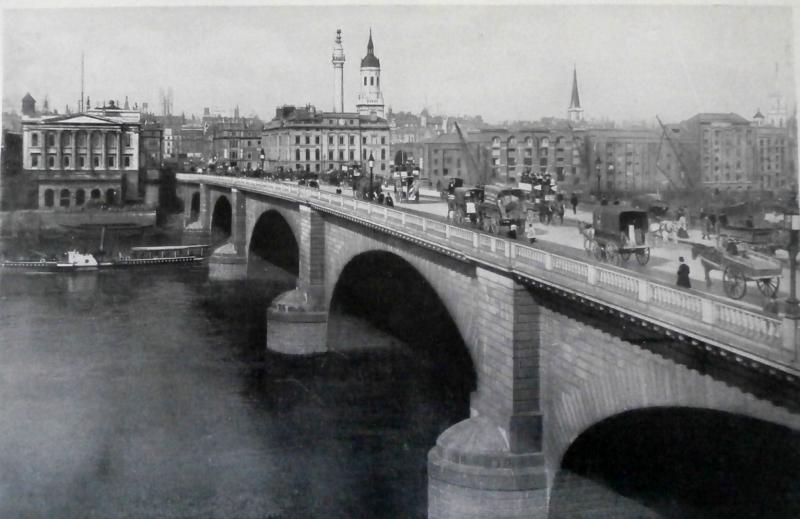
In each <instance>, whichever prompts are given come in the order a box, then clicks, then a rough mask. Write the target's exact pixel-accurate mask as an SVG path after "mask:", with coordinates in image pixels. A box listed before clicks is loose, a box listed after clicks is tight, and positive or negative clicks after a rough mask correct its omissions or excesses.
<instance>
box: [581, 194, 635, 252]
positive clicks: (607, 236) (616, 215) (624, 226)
mask: <svg viewBox="0 0 800 519" xmlns="http://www.w3.org/2000/svg"><path fill="white" fill-rule="evenodd" d="M647 229H648V219H647V212H646V211H641V210H638V209H633V208H631V207H626V206H619V205H611V206H600V207H598V208H597V209H595V211H594V213H593V215H592V226H591V227H586V228H584V229H582V233H583V236H584V242H583V247H584V249H586V252H587V253H588V254H590V255H592V256H594V257H595V258H596V259H598V260H600V261H608V262H609V263H612V264H614V265H621V264H622V263H623V262H626V261H628V259H630V257H631V255H634V256H636V261H638V262H639V264H640V265H646V264H647V262H648V261H649V260H650V247H649V246H648V245H647V244H646V243H645V233H646V232H647Z"/></svg>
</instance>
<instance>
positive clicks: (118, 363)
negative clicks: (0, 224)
mask: <svg viewBox="0 0 800 519" xmlns="http://www.w3.org/2000/svg"><path fill="white" fill-rule="evenodd" d="M290 288H292V285H291V284H290V283H289V282H288V281H287V279H286V278H285V276H284V277H282V278H280V279H279V280H277V281H276V280H270V279H264V278H263V277H262V278H261V279H249V280H248V281H247V282H235V283H232V282H226V283H217V282H210V281H209V280H208V271H207V268H206V267H202V266H200V267H160V268H157V267H151V268H149V269H146V270H104V271H100V272H86V273H75V274H67V273H56V274H36V275H26V274H20V273H14V274H3V275H2V277H0V357H1V358H2V359H3V360H2V363H0V517H3V518H5V517H9V518H11V517H48V518H50V517H104V518H105V517H225V518H228V517H229V518H249V517H258V518H266V517H270V518H303V517H341V518H354V517H425V511H426V506H427V505H426V488H427V476H426V469H425V464H426V454H427V452H428V450H429V449H430V448H431V447H432V446H433V445H434V443H435V440H436V437H437V436H438V435H439V434H440V433H441V432H442V431H444V430H445V429H446V428H447V427H449V426H450V425H452V424H453V423H455V422H457V421H459V420H460V419H462V418H465V417H466V415H467V413H468V408H467V402H468V400H467V397H468V395H462V397H461V398H453V395H452V394H451V393H450V392H449V390H448V388H446V387H443V386H442V385H441V383H440V382H439V381H438V380H437V378H436V377H435V376H434V375H433V373H432V371H431V369H430V367H426V365H425V363H424V362H420V359H419V357H418V356H417V355H412V354H411V353H410V351H409V350H408V349H407V348H405V347H404V346H403V345H401V344H400V343H399V342H398V341H396V340H393V339H392V338H390V337H388V336H386V335H384V334H382V333H381V332H378V331H376V330H374V329H372V328H371V327H370V326H369V325H367V324H365V323H362V322H359V321H357V320H354V319H351V318H346V317H343V316H342V317H341V318H339V319H338V325H337V330H338V331H337V333H336V336H335V337H334V344H332V346H333V347H334V349H335V350H336V352H335V353H329V354H327V355H323V356H318V357H313V358H305V359H295V358H287V357H284V356H280V355H274V354H270V353H268V352H266V351H265V348H264V337H265V332H264V326H265V325H264V319H265V309H266V306H267V305H268V304H269V301H270V300H271V299H272V298H274V297H275V296H276V295H277V294H279V293H281V292H283V291H285V290H288V289H290Z"/></svg>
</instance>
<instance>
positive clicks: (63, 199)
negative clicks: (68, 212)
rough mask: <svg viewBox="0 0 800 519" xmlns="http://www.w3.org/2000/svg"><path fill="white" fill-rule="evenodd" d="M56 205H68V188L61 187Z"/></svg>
mask: <svg viewBox="0 0 800 519" xmlns="http://www.w3.org/2000/svg"><path fill="white" fill-rule="evenodd" d="M58 198H59V202H58V205H60V206H61V207H69V189H62V190H61V193H59V197H58Z"/></svg>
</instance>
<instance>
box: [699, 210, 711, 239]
mask: <svg viewBox="0 0 800 519" xmlns="http://www.w3.org/2000/svg"><path fill="white" fill-rule="evenodd" d="M713 230H714V227H713V226H712V225H711V218H710V217H709V215H707V214H706V215H703V236H701V238H700V239H702V240H710V239H711V232H712V231H713Z"/></svg>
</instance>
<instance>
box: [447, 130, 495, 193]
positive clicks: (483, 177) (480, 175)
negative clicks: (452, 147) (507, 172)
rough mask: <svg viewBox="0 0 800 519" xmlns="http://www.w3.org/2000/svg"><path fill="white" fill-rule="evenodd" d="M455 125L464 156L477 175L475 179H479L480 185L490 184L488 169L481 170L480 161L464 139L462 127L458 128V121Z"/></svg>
mask: <svg viewBox="0 0 800 519" xmlns="http://www.w3.org/2000/svg"><path fill="white" fill-rule="evenodd" d="M453 125H454V126H455V127H456V132H458V140H459V141H460V142H461V149H462V150H463V152H464V154H465V155H466V156H467V157H468V158H469V163H470V166H471V167H472V171H473V172H474V173H475V178H476V179H478V181H479V183H481V184H483V185H486V184H488V175H487V174H486V168H481V167H480V165H479V164H478V161H477V160H475V157H473V156H472V152H471V151H470V149H469V145H468V144H467V139H466V138H464V134H463V133H462V132H461V127H459V126H458V123H457V122H456V121H453Z"/></svg>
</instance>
